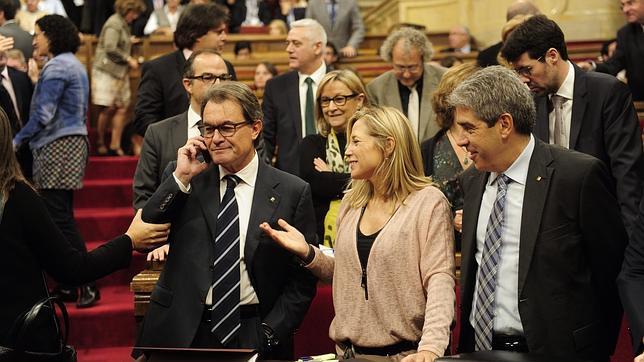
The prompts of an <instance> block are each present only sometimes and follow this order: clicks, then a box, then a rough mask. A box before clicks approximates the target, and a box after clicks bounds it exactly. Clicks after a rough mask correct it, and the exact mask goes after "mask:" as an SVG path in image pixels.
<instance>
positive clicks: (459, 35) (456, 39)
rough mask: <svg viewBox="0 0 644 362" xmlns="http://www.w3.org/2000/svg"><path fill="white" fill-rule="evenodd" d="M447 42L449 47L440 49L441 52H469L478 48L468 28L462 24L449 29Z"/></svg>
mask: <svg viewBox="0 0 644 362" xmlns="http://www.w3.org/2000/svg"><path fill="white" fill-rule="evenodd" d="M448 42H449V47H448V48H445V49H443V50H441V53H461V54H469V53H471V52H473V51H476V50H478V49H477V48H476V42H475V41H474V38H473V37H472V35H471V34H470V30H469V29H468V28H466V27H465V26H463V25H456V26H454V27H453V28H452V29H450V31H449V37H448Z"/></svg>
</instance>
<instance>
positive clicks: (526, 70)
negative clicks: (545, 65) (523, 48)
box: [514, 55, 544, 78]
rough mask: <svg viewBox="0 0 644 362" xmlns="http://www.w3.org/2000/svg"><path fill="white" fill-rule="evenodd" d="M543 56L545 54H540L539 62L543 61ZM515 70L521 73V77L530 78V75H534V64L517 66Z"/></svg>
mask: <svg viewBox="0 0 644 362" xmlns="http://www.w3.org/2000/svg"><path fill="white" fill-rule="evenodd" d="M543 57H544V55H542V56H540V57H539V58H537V62H541V60H543ZM514 71H515V72H516V73H517V74H518V75H520V76H521V77H525V78H528V77H531V76H532V66H531V65H527V66H525V67H520V68H516V69H514Z"/></svg>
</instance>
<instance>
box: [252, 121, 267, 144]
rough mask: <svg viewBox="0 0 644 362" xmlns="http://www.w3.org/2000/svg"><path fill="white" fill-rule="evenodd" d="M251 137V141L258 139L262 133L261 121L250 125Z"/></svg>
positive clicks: (262, 123) (262, 124) (262, 125)
mask: <svg viewBox="0 0 644 362" xmlns="http://www.w3.org/2000/svg"><path fill="white" fill-rule="evenodd" d="M250 127H251V128H250V129H251V135H252V137H253V141H254V140H256V139H257V137H259V135H260V134H261V133H262V129H263V128H264V122H263V121H262V120H261V119H258V120H256V121H255V122H253V124H251V126H250Z"/></svg>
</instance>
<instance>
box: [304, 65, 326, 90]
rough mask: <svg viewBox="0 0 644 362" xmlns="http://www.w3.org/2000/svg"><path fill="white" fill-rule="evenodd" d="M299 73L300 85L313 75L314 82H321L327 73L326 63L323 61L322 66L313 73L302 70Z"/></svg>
mask: <svg viewBox="0 0 644 362" xmlns="http://www.w3.org/2000/svg"><path fill="white" fill-rule="evenodd" d="M297 74H298V76H299V77H300V86H301V85H303V84H305V83H304V80H306V78H307V77H311V79H313V83H314V84H320V82H321V81H322V78H324V75H325V74H326V64H324V62H322V65H320V67H319V68H318V69H317V70H316V71H315V72H313V74H304V73H302V72H297Z"/></svg>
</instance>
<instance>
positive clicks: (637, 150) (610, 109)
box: [534, 65, 644, 232]
mask: <svg viewBox="0 0 644 362" xmlns="http://www.w3.org/2000/svg"><path fill="white" fill-rule="evenodd" d="M573 67H574V70H575V84H574V90H573V103H572V119H571V122H570V143H569V148H570V149H572V150H575V151H579V152H583V153H586V154H589V155H591V156H594V157H596V158H599V159H600V160H602V161H604V163H605V164H606V165H607V166H608V170H609V172H610V173H611V175H612V181H613V185H614V186H613V187H615V189H616V190H617V201H618V202H619V206H620V209H621V212H622V216H623V219H624V224H625V225H626V230H627V231H629V232H630V229H631V228H632V225H633V223H634V222H635V218H636V217H637V213H638V208H639V201H640V199H641V198H642V180H643V179H644V158H643V155H642V138H641V136H640V135H641V131H640V126H639V120H638V118H637V113H636V111H635V108H634V107H633V100H632V99H631V94H630V92H629V90H628V88H627V87H626V85H625V84H624V83H622V82H620V81H618V80H617V79H616V78H615V77H612V76H609V75H606V74H601V73H596V72H584V71H582V70H581V69H579V68H578V67H577V66H576V65H573ZM547 99H548V96H547V95H543V96H540V97H536V99H535V103H536V105H537V121H536V125H535V129H534V133H535V135H536V136H537V137H538V138H539V139H541V140H542V141H544V142H548V139H549V132H548V106H547Z"/></svg>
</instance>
